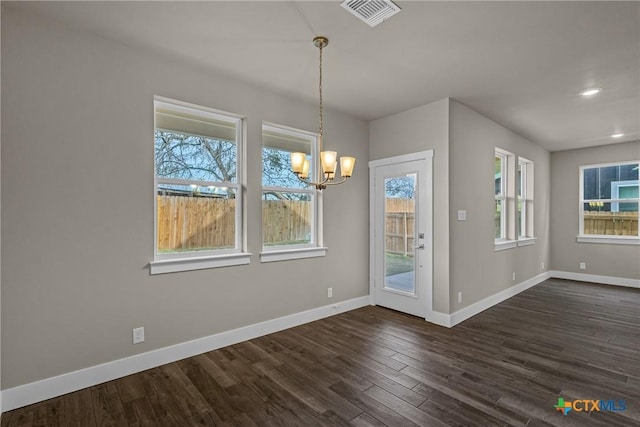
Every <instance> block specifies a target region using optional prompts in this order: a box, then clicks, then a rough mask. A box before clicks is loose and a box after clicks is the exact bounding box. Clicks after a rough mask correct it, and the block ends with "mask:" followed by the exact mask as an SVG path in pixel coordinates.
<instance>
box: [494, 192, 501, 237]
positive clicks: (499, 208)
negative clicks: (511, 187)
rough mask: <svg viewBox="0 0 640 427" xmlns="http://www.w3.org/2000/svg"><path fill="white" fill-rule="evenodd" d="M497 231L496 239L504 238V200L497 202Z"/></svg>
mask: <svg viewBox="0 0 640 427" xmlns="http://www.w3.org/2000/svg"><path fill="white" fill-rule="evenodd" d="M495 229H496V239H500V238H502V200H496V215H495Z"/></svg>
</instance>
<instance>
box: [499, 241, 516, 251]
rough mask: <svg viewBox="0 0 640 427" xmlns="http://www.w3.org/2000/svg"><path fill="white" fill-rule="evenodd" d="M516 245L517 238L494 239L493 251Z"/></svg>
mask: <svg viewBox="0 0 640 427" xmlns="http://www.w3.org/2000/svg"><path fill="white" fill-rule="evenodd" d="M516 246H518V241H517V240H499V241H498V240H496V242H495V246H494V251H496V252H498V251H504V250H506V249H511V248H515V247H516Z"/></svg>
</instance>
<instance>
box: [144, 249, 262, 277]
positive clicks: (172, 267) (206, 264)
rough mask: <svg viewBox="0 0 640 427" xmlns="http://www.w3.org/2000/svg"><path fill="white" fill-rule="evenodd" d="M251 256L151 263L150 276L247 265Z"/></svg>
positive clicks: (235, 255)
mask: <svg viewBox="0 0 640 427" xmlns="http://www.w3.org/2000/svg"><path fill="white" fill-rule="evenodd" d="M250 261H251V254H250V253H246V252H241V253H234V254H225V255H212V256H203V257H193V258H176V259H163V260H156V261H151V262H150V263H149V273H150V274H164V273H176V272H178V271H190V270H202V269H205V268H217V267H229V266H232V265H244V264H249V262H250Z"/></svg>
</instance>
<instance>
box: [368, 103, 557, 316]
mask: <svg viewBox="0 0 640 427" xmlns="http://www.w3.org/2000/svg"><path fill="white" fill-rule="evenodd" d="M369 143H370V148H369V150H370V158H371V159H372V160H374V159H381V158H385V157H391V156H397V155H401V154H407V153H412V152H416V151H422V150H427V149H433V150H434V174H433V175H434V176H433V183H434V203H433V206H434V242H433V243H434V248H433V252H434V280H433V282H434V289H433V293H434V295H433V300H434V310H436V311H439V312H442V313H453V312H455V311H458V310H460V309H462V308H464V307H466V306H468V305H471V304H473V303H475V302H478V301H480V300H482V299H483V298H486V297H489V296H491V295H494V294H496V293H497V292H500V291H502V290H505V289H507V288H509V287H511V286H513V285H515V284H517V283H521V282H523V281H525V280H527V279H530V278H532V277H535V276H537V275H538V274H541V273H542V272H543V271H546V270H548V269H549V228H548V224H549V221H548V219H549V153H548V152H547V151H546V150H544V149H543V148H541V147H539V146H538V145H536V144H533V143H532V142H530V141H528V140H526V139H524V138H522V137H520V136H519V135H517V134H515V133H513V132H511V131H510V130H508V129H505V128H504V127H502V126H500V125H499V124H497V123H495V122H493V121H491V120H489V119H487V118H486V117H483V116H482V115H480V114H478V113H476V112H474V111H473V110H471V109H469V108H467V107H466V106H464V105H462V104H461V103H459V102H456V101H455V100H449V99H444V100H441V101H438V102H434V103H431V104H427V105H424V106H421V107H417V108H413V109H411V110H408V111H404V112H402V113H398V114H394V115H391V116H388V117H384V118H381V119H378V120H375V121H372V122H371V123H370V124H369ZM495 147H500V148H503V149H505V150H509V151H511V152H513V153H514V154H517V155H520V156H522V157H525V158H527V159H528V160H531V161H533V162H534V169H535V172H534V177H535V185H534V188H535V190H534V192H535V194H534V200H535V212H534V231H535V236H536V237H537V240H536V243H535V244H534V245H531V246H523V247H518V248H513V249H509V250H505V251H500V252H496V251H495V250H494V235H493V233H494V228H493V224H494V201H493V200H494V197H493V194H494V193H493V191H494V188H493V170H494V169H493V165H494V152H495ZM459 209H464V210H466V211H467V221H464V222H459V221H457V211H458V210H459ZM542 263H544V265H545V267H544V270H543V269H542ZM513 272H515V273H516V281H515V282H514V281H513V280H512V273H513ZM458 292H462V293H463V299H462V303H460V304H459V303H458V302H457V301H458V299H457V295H458Z"/></svg>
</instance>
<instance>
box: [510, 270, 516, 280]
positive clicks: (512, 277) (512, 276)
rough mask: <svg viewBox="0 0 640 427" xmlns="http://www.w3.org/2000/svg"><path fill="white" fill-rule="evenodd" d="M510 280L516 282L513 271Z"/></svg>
mask: <svg viewBox="0 0 640 427" xmlns="http://www.w3.org/2000/svg"><path fill="white" fill-rule="evenodd" d="M511 279H512V280H513V281H514V282H515V281H516V272H515V271H514V272H513V273H512V274H511Z"/></svg>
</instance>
